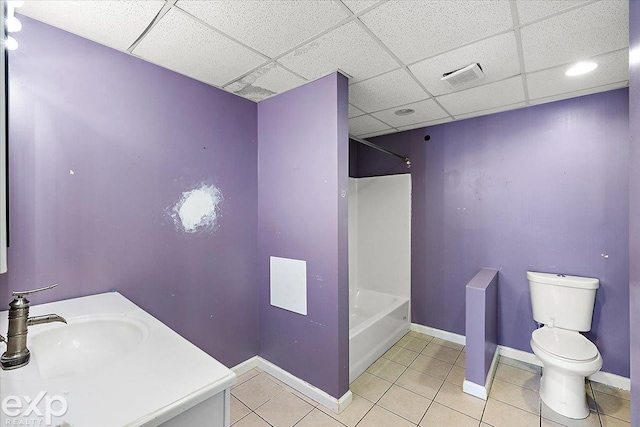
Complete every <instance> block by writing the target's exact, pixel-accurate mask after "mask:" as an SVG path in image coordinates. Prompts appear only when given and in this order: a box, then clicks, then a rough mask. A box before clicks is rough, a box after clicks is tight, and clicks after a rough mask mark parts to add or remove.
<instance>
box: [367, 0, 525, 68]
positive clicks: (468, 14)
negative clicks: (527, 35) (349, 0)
mask: <svg viewBox="0 0 640 427" xmlns="http://www.w3.org/2000/svg"><path fill="white" fill-rule="evenodd" d="M360 19H361V21H362V22H363V23H364V24H365V25H366V26H367V27H368V28H369V29H370V30H371V31H372V32H373V34H375V35H376V37H377V38H378V39H379V40H380V41H381V42H382V43H384V44H385V46H387V47H388V48H389V49H390V50H391V51H392V52H393V53H394V54H395V55H396V56H397V57H398V58H400V60H402V62H403V63H405V64H409V63H412V62H415V61H417V60H421V59H424V58H427V57H430V56H433V55H436V54H438V53H442V52H446V51H448V50H451V49H454V48H457V47H459V46H461V45H463V44H466V43H469V42H473V41H476V40H479V39H482V38H484V37H487V36H490V35H494V34H497V33H500V32H502V31H505V30H508V29H510V28H512V19H511V12H510V10H509V3H508V2H505V1H499V0H488V1H468V0H466V1H462V0H457V1H449V0H440V1H435V0H431V1H409V0H392V1H389V2H388V3H385V4H383V5H381V6H379V7H377V8H375V9H374V10H372V11H371V12H368V13H367V14H364V15H363V16H361V17H360ZM407 40H411V41H412V42H411V43H407Z"/></svg>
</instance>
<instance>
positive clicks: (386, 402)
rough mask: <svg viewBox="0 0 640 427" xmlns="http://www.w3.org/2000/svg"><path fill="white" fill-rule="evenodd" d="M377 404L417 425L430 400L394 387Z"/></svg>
mask: <svg viewBox="0 0 640 427" xmlns="http://www.w3.org/2000/svg"><path fill="white" fill-rule="evenodd" d="M377 404H378V406H382V407H383V408H385V409H387V410H389V411H391V412H393V413H394V414H396V415H400V416H401V417H402V418H406V419H408V420H409V421H411V422H412V423H414V424H418V423H419V422H420V420H421V419H422V416H423V415H424V413H425V412H426V411H427V408H428V407H429V405H430V404H431V400H429V399H427V398H426V397H423V396H420V395H419V394H416V393H413V392H411V391H409V390H407V389H404V388H402V387H399V386H397V385H394V386H392V387H391V388H390V389H389V390H388V391H387V392H386V393H385V394H384V396H382V398H381V399H380V400H379V401H378V403H377Z"/></svg>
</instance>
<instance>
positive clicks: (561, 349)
mask: <svg viewBox="0 0 640 427" xmlns="http://www.w3.org/2000/svg"><path fill="white" fill-rule="evenodd" d="M531 340H532V341H533V342H534V343H535V344H536V346H537V347H538V348H539V349H540V350H542V351H544V352H545V353H549V354H550V355H552V356H555V357H559V358H562V359H565V360H569V361H574V362H589V361H592V360H595V359H596V358H597V357H598V356H599V354H600V353H599V352H598V348H597V347H596V346H595V344H594V343H592V342H591V341H589V340H588V339H587V338H586V337H585V336H583V335H582V334H580V333H579V332H577V331H568V330H565V329H560V328H550V327H548V326H545V327H543V328H540V329H536V330H535V331H533V333H532V334H531Z"/></svg>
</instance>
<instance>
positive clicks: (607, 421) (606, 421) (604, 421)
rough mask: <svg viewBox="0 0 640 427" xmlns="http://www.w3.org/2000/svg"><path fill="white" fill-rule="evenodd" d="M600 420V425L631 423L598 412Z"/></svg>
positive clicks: (625, 425)
mask: <svg viewBox="0 0 640 427" xmlns="http://www.w3.org/2000/svg"><path fill="white" fill-rule="evenodd" d="M600 422H601V423H602V427H630V426H631V423H628V422H626V421H622V420H619V419H617V418H613V417H609V416H607V415H604V414H600Z"/></svg>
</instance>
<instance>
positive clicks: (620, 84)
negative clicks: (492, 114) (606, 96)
mask: <svg viewBox="0 0 640 427" xmlns="http://www.w3.org/2000/svg"><path fill="white" fill-rule="evenodd" d="M628 86H629V80H623V81H620V82H616V83H610V84H606V85H603V86H596V87H592V88H589V89H583V90H577V91H574V92H565V93H561V94H560V95H554V96H549V97H546V98H538V99H532V100H531V102H530V104H531V105H538V104H546V103H547V102H553V101H561V100H563V99H569V98H576V97H579V96H585V95H591V94H594V93H599V92H605V91H608V90H615V89H621V88H623V87H628Z"/></svg>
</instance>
